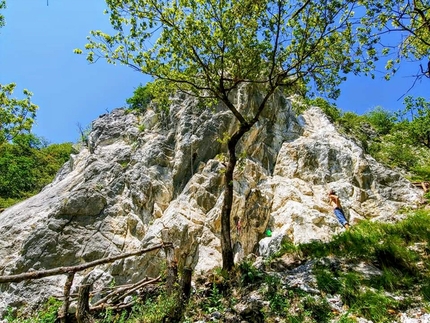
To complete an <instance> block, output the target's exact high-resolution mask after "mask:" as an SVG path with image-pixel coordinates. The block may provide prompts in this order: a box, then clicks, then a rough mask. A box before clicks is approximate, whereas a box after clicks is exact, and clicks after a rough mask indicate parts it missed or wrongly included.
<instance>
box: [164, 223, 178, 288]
mask: <svg viewBox="0 0 430 323" xmlns="http://www.w3.org/2000/svg"><path fill="white" fill-rule="evenodd" d="M161 238H162V239H163V241H164V242H167V241H169V240H170V237H169V231H168V230H167V229H163V230H162V231H161ZM164 251H165V253H166V263H167V273H166V292H167V295H171V294H172V292H173V290H174V285H175V283H176V281H177V279H178V264H177V261H176V260H175V250H174V249H173V246H172V245H171V244H166V246H165V247H164Z"/></svg>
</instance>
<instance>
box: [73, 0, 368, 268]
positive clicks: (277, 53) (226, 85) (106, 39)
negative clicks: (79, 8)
mask: <svg viewBox="0 0 430 323" xmlns="http://www.w3.org/2000/svg"><path fill="white" fill-rule="evenodd" d="M106 3H107V5H108V11H107V13H108V14H109V15H110V21H111V24H112V26H113V28H114V29H115V30H116V33H115V34H114V35H109V34H107V33H104V32H102V31H92V32H91V36H90V37H88V40H89V42H88V44H87V45H86V46H85V51H86V53H87V59H88V61H89V62H96V61H97V60H98V59H105V60H106V61H107V62H109V63H112V64H115V63H121V64H125V65H127V66H129V67H131V68H133V69H135V70H137V71H139V72H142V73H145V74H148V75H151V76H152V77H153V78H154V82H153V86H152V87H151V88H152V89H153V90H154V92H153V93H154V96H155V97H157V96H159V95H160V93H169V91H172V90H175V91H181V92H184V93H188V94H191V95H194V96H196V97H199V98H202V99H206V100H207V101H208V102H222V103H223V105H224V107H225V108H226V109H228V110H230V111H231V113H232V114H233V115H234V117H235V120H236V122H237V127H236V129H235V130H234V132H233V133H232V134H230V136H229V137H228V142H227V150H228V163H227V165H226V171H225V173H224V176H225V182H224V185H225V194H224V202H223V207H222V214H221V247H222V258H223V269H226V270H230V269H231V268H232V267H233V265H234V263H233V251H232V246H231V239H230V216H231V209H232V203H233V179H234V178H233V173H234V169H235V166H236V162H237V157H236V146H237V144H238V142H239V140H240V139H241V138H242V137H243V136H244V134H245V133H247V132H248V131H249V130H250V129H251V127H252V126H253V125H254V124H255V123H257V122H258V120H259V117H260V115H261V113H262V111H263V110H264V109H265V108H266V107H267V105H268V101H269V99H270V98H271V96H272V95H273V94H274V93H275V91H277V90H278V89H280V90H282V91H286V92H288V93H292V92H294V93H297V92H298V91H301V92H302V93H304V92H306V91H307V92H309V94H310V95H312V94H313V93H314V92H315V91H319V92H325V93H327V95H328V97H329V98H336V97H337V95H338V94H339V90H338V85H339V84H340V83H341V82H342V81H344V80H345V74H346V73H349V72H354V73H360V72H368V71H370V70H371V69H372V68H373V61H372V60H373V58H374V57H373V56H372V55H371V54H372V53H370V52H369V53H370V55H367V57H365V56H366V55H364V54H363V53H368V49H369V48H370V47H369V37H370V31H369V30H367V29H365V28H361V29H355V28H354V27H355V24H356V23H359V21H357V20H354V19H353V16H354V10H355V9H358V5H359V4H358V3H359V2H358V1H354V0H348V1H330V0H315V1H310V0H307V1H304V2H297V1H287V0H234V1H232V0H221V1H220V0H177V1H154V0H139V1H138V0H123V1H119V0H107V1H106ZM370 49H371V48H370ZM75 52H76V53H78V54H79V53H82V52H83V51H82V50H80V49H77V50H75ZM240 86H247V88H248V89H249V90H252V89H256V90H258V92H259V93H260V94H261V100H260V101H259V102H258V106H257V107H255V109H254V107H250V106H247V107H243V106H238V105H237V104H236V101H235V100H234V94H235V91H237V89H238V88H239V87H240Z"/></svg>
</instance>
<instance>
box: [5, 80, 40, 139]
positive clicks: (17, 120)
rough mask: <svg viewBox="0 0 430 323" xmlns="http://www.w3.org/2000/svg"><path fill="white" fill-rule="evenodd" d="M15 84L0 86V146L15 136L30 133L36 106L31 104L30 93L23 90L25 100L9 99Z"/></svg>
mask: <svg viewBox="0 0 430 323" xmlns="http://www.w3.org/2000/svg"><path fill="white" fill-rule="evenodd" d="M15 86H16V84H15V83H10V84H6V85H1V84H0V144H1V143H4V142H5V141H10V140H12V139H13V138H14V137H15V136H16V135H17V134H19V133H22V132H30V130H31V128H32V126H33V123H34V118H35V117H36V110H37V109H38V106H37V105H35V104H34V103H32V102H31V100H30V99H31V96H32V93H31V92H30V91H28V90H24V92H23V93H24V95H25V96H26V98H25V99H16V98H11V95H12V94H13V91H14V89H15Z"/></svg>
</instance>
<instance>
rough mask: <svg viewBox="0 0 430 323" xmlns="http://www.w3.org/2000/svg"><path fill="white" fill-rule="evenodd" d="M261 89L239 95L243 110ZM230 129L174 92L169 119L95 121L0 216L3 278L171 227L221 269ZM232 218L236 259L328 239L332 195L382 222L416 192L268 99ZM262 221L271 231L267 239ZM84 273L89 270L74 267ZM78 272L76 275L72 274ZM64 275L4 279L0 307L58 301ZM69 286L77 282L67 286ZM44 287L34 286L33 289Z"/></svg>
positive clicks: (195, 259)
mask: <svg viewBox="0 0 430 323" xmlns="http://www.w3.org/2000/svg"><path fill="white" fill-rule="evenodd" d="M259 99H260V98H259V97H258V95H255V94H253V95H249V94H248V95H246V93H245V92H244V91H243V90H242V91H240V92H239V93H238V97H237V101H238V102H239V103H240V105H242V106H244V105H246V104H249V105H252V104H254V103H255V102H257V101H258V100H259ZM236 126H237V125H236V124H235V123H234V119H233V117H232V114H231V113H230V112H228V111H227V110H226V109H223V108H222V107H215V108H213V109H201V108H198V106H197V102H196V101H195V100H194V99H191V98H178V99H176V100H175V101H174V103H173V104H172V105H171V107H170V111H169V113H168V114H162V113H155V112H154V110H152V109H148V111H147V112H146V113H145V115H143V116H137V115H134V114H131V113H127V112H126V111H125V110H121V109H118V110H115V111H113V112H112V113H110V114H107V115H103V116H100V118H99V119H97V120H95V121H94V122H93V125H92V128H93V131H92V133H91V135H90V138H89V147H88V149H87V148H82V149H81V151H80V152H79V153H78V154H76V155H72V158H71V160H70V161H69V162H68V163H67V164H65V165H64V167H63V169H62V170H61V171H60V172H59V174H58V175H57V178H56V179H55V180H54V181H53V183H52V184H50V185H48V186H47V187H45V189H44V190H43V191H42V192H41V193H39V194H38V195H36V196H34V197H32V198H30V199H28V200H26V201H24V202H22V203H20V204H18V205H15V206H13V207H11V208H9V209H7V210H5V211H4V212H3V213H1V214H0V237H1V239H0V275H9V274H17V273H22V272H26V271H29V270H42V269H49V268H54V267H59V266H69V265H77V264H81V263H85V262H89V261H93V260H96V259H99V258H103V257H107V256H110V255H115V254H120V253H123V252H129V251H134V250H138V249H140V248H143V247H146V246H151V245H153V244H156V243H159V242H160V241H161V230H162V229H167V230H168V232H169V236H170V238H171V241H172V242H173V243H174V245H175V247H176V249H175V255H176V258H177V260H178V262H179V264H180V266H188V267H191V268H192V269H193V270H194V271H195V272H201V271H207V270H210V269H212V268H214V267H216V266H220V265H221V250H220V240H219V235H220V227H221V222H220V213H221V211H220V210H221V205H222V201H223V169H224V165H223V157H222V156H220V154H221V153H223V152H225V151H226V150H225V147H224V146H223V144H222V143H221V142H220V141H219V140H218V139H220V138H221V137H222V135H223V134H224V133H232V131H233V130H234V129H235V127H236ZM242 151H244V152H246V158H245V159H243V160H241V161H240V162H239V163H238V166H237V169H236V173H235V182H234V188H235V200H234V205H233V212H232V220H231V223H232V224H234V223H235V219H239V220H240V223H241V229H240V230H238V229H237V228H236V226H235V225H233V226H232V232H231V235H232V239H233V243H234V244H235V250H236V251H237V254H236V259H237V260H240V259H241V258H242V257H245V256H247V255H249V254H250V253H260V254H261V255H263V256H265V255H269V254H271V253H273V252H275V251H276V250H278V249H279V246H280V244H281V243H282V241H283V239H290V240H292V241H294V242H296V243H298V242H308V241H311V240H315V239H318V240H324V241H326V240H329V239H330V237H331V236H332V235H333V234H335V233H336V232H338V231H340V230H342V228H341V227H340V226H339V224H338V223H337V220H336V218H335V217H334V215H333V214H332V210H331V208H330V206H329V204H328V199H327V193H328V190H329V189H334V190H336V191H337V193H338V195H339V196H340V198H341V200H342V203H343V205H344V207H345V209H346V210H347V216H348V217H349V220H350V222H351V223H352V224H354V223H355V222H357V221H360V220H361V219H374V220H381V221H390V219H393V218H394V215H395V214H396V212H397V210H398V209H399V208H401V207H405V206H407V207H414V206H416V205H417V204H418V203H419V202H420V199H421V193H420V192H419V191H417V190H416V189H415V188H414V187H413V186H412V185H411V184H410V183H409V182H408V181H406V180H405V179H404V178H402V177H401V176H400V175H399V174H397V173H395V172H393V171H391V170H388V169H386V168H384V167H382V166H381V165H379V164H378V163H377V162H376V161H375V160H373V159H372V158H371V157H369V156H367V155H365V154H364V153H363V151H362V149H361V148H360V147H359V146H357V145H356V144H355V143H354V142H353V141H351V140H348V139H347V138H345V137H343V136H341V135H340V134H339V133H338V132H337V131H336V129H335V128H334V126H333V125H332V124H330V122H329V121H328V119H327V118H326V117H325V116H324V114H323V113H322V112H321V111H320V110H319V109H318V108H312V109H310V110H308V111H306V112H305V114H304V115H303V116H301V117H299V118H297V117H296V116H295V115H294V113H293V111H292V109H291V105H290V103H289V101H288V100H287V99H285V98H284V97H282V96H277V97H276V98H274V99H273V100H272V102H271V103H270V107H269V109H267V110H266V112H265V114H263V115H262V117H261V118H260V121H259V122H258V124H256V125H255V126H254V127H253V128H252V130H251V131H250V132H249V133H248V134H247V135H246V136H245V138H243V140H242V141H241V143H240V146H239V147H238V150H237V152H238V155H239V154H241V152H242ZM268 228H270V229H271V230H272V232H273V234H272V236H271V237H265V231H266V230H267V229H268ZM163 261H164V254H163V252H162V251H161V252H153V253H151V254H150V255H145V256H142V257H137V258H130V259H127V260H124V261H118V262H116V263H113V264H111V265H106V266H102V267H99V268H98V269H97V270H104V271H105V272H106V274H107V275H110V276H112V277H113V279H115V282H116V283H117V284H122V283H125V282H133V281H136V280H137V279H140V278H142V277H143V276H146V275H148V276H152V275H156V274H157V273H158V271H159V270H160V263H161V262H163ZM82 274H83V275H84V274H86V273H82ZM81 278H82V277H79V276H78V277H77V281H79V279H81ZM63 284H64V277H61V276H59V277H52V278H45V279H43V280H35V281H32V282H23V283H18V284H4V285H0V312H1V311H4V310H5V308H6V307H7V306H8V305H10V306H19V305H22V304H27V305H29V306H33V305H35V304H37V303H38V302H40V301H41V300H42V299H44V298H46V296H47V295H61V294H62V290H63ZM74 288H76V286H75V287H74ZM35 290H38V291H40V294H38V293H35V292H34V291H35Z"/></svg>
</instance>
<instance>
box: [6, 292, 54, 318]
mask: <svg viewBox="0 0 430 323" xmlns="http://www.w3.org/2000/svg"><path fill="white" fill-rule="evenodd" d="M61 305H62V302H61V301H59V300H57V299H55V298H53V297H51V298H49V299H48V301H47V302H46V303H45V304H43V305H42V306H41V307H40V308H39V309H38V310H37V312H36V314H35V315H34V316H32V317H28V313H15V312H14V311H13V310H11V309H9V310H8V311H7V314H6V316H5V317H4V318H5V319H6V322H8V323H54V322H56V321H57V312H58V310H59V309H60V307H61Z"/></svg>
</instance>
